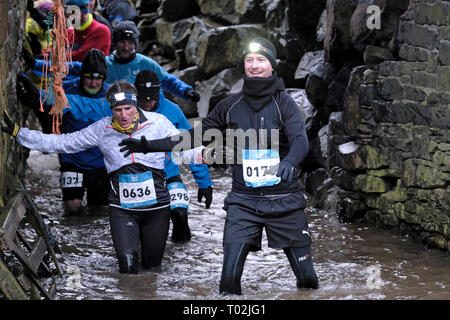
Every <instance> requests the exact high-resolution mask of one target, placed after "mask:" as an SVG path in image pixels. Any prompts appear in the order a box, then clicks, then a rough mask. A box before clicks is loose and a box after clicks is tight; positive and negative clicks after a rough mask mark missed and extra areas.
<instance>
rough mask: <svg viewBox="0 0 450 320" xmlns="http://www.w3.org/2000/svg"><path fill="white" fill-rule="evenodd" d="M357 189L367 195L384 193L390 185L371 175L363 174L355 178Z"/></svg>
mask: <svg viewBox="0 0 450 320" xmlns="http://www.w3.org/2000/svg"><path fill="white" fill-rule="evenodd" d="M355 188H356V189H357V190H361V191H363V192H365V193H384V192H386V191H388V190H389V188H390V185H389V183H388V182H386V181H385V180H384V179H383V178H380V177H376V176H372V175H369V174H361V175H358V176H356V178H355Z"/></svg>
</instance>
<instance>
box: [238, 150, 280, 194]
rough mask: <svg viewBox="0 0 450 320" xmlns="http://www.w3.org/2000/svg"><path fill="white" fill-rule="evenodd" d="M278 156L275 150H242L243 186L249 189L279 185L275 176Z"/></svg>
mask: <svg viewBox="0 0 450 320" xmlns="http://www.w3.org/2000/svg"><path fill="white" fill-rule="evenodd" d="M279 163H280V155H279V153H278V151H277V150H274V149H263V150H242V170H243V175H244V181H245V185H246V186H247V187H251V188H259V187H269V186H273V185H276V184H278V183H280V181H281V178H280V177H277V176H276V173H277V169H278V165H279Z"/></svg>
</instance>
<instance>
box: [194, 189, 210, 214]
mask: <svg viewBox="0 0 450 320" xmlns="http://www.w3.org/2000/svg"><path fill="white" fill-rule="evenodd" d="M212 193H213V191H212V187H211V186H209V187H208V188H198V194H197V200H198V202H199V203H201V202H202V198H203V197H205V207H206V209H209V207H210V206H211V202H212Z"/></svg>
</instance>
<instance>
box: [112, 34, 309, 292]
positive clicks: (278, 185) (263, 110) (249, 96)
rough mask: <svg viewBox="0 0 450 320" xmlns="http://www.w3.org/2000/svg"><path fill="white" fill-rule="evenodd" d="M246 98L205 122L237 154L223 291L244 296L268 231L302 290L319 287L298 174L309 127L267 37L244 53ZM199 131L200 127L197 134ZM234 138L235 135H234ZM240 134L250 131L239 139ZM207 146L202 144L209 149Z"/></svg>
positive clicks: (163, 143) (151, 148) (146, 144)
mask: <svg viewBox="0 0 450 320" xmlns="http://www.w3.org/2000/svg"><path fill="white" fill-rule="evenodd" d="M243 65H244V70H245V76H244V85H243V88H242V92H240V93H237V94H233V95H231V96H229V97H228V98H226V99H224V100H222V101H221V102H219V104H218V105H217V106H216V107H215V108H214V109H213V111H212V112H211V113H210V114H209V115H208V116H207V117H206V118H205V119H203V121H202V126H201V130H202V133H203V134H202V135H201V136H202V137H204V136H205V135H204V133H205V132H206V131H207V130H208V129H213V128H215V129H220V130H222V131H225V130H226V131H227V138H229V137H232V140H231V141H230V139H227V140H228V141H227V144H229V143H230V142H231V143H230V144H229V145H230V146H232V148H233V149H234V163H233V184H232V190H231V192H230V194H229V195H228V196H227V198H226V199H225V205H224V209H225V210H226V212H227V217H226V221H225V228H224V238H223V243H224V262H223V268H222V276H221V280H220V289H219V290H220V292H221V293H224V294H226V293H231V294H241V276H242V272H243V268H244V262H245V259H246V257H247V254H248V253H249V252H250V251H257V250H260V249H261V237H262V230H263V228H265V229H266V234H267V239H268V245H269V247H271V248H282V249H283V250H284V252H285V254H286V256H287V257H288V260H289V262H290V264H291V267H292V270H293V271H294V274H295V276H296V278H297V287H298V288H314V289H316V288H318V279H317V275H316V273H315V270H314V267H313V263H312V257H311V238H310V234H309V228H308V223H307V219H306V215H305V212H304V208H305V205H306V201H305V198H304V195H303V193H302V192H301V191H300V185H299V181H298V178H297V177H296V169H297V168H299V166H300V164H301V162H302V161H303V159H304V158H305V157H306V155H307V154H308V150H309V143H308V138H307V136H306V131H305V124H304V121H303V119H302V116H301V112H300V110H299V108H298V106H297V104H296V103H295V101H294V100H293V99H292V98H291V97H290V96H289V95H288V94H287V93H286V92H285V90H284V89H285V88H284V83H283V80H282V79H281V78H279V77H278V76H277V73H276V72H275V69H276V66H277V62H276V49H275V47H274V46H273V44H272V43H271V42H270V41H268V40H267V39H264V38H256V39H254V40H253V41H251V42H250V43H249V45H248V47H247V48H245V50H244V52H243ZM195 130H196V128H194V129H191V130H190V131H187V132H185V133H184V134H182V135H179V136H176V137H172V138H167V139H161V140H152V141H147V140H146V139H145V137H142V139H141V140H136V139H124V140H123V141H122V142H121V145H124V146H125V147H124V148H122V149H121V151H127V153H126V154H125V156H128V155H129V154H131V153H133V152H144V153H146V152H156V151H171V150H172V149H173V148H174V147H177V146H179V143H185V141H193V142H192V143H191V145H190V146H188V147H189V148H190V147H194V146H195V145H198V144H199V143H200V141H195V138H196V137H198V136H199V135H196V134H194V131H195ZM197 130H198V129H197ZM230 132H234V133H235V134H234V135H232V134H230ZM238 132H241V133H242V132H245V134H244V135H243V137H242V134H237V133H238ZM203 142H206V141H201V143H203Z"/></svg>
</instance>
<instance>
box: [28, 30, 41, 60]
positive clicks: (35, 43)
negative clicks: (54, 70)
mask: <svg viewBox="0 0 450 320" xmlns="http://www.w3.org/2000/svg"><path fill="white" fill-rule="evenodd" d="M27 41H28V43H29V44H30V49H31V52H33V55H34V56H40V55H42V46H41V43H40V41H39V39H38V37H37V35H36V34H34V33H32V32H29V33H28V35H27ZM27 52H28V51H27ZM33 59H34V57H33ZM35 64H36V61H34V62H33V66H32V67H34V65H35ZM32 67H31V68H32Z"/></svg>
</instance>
